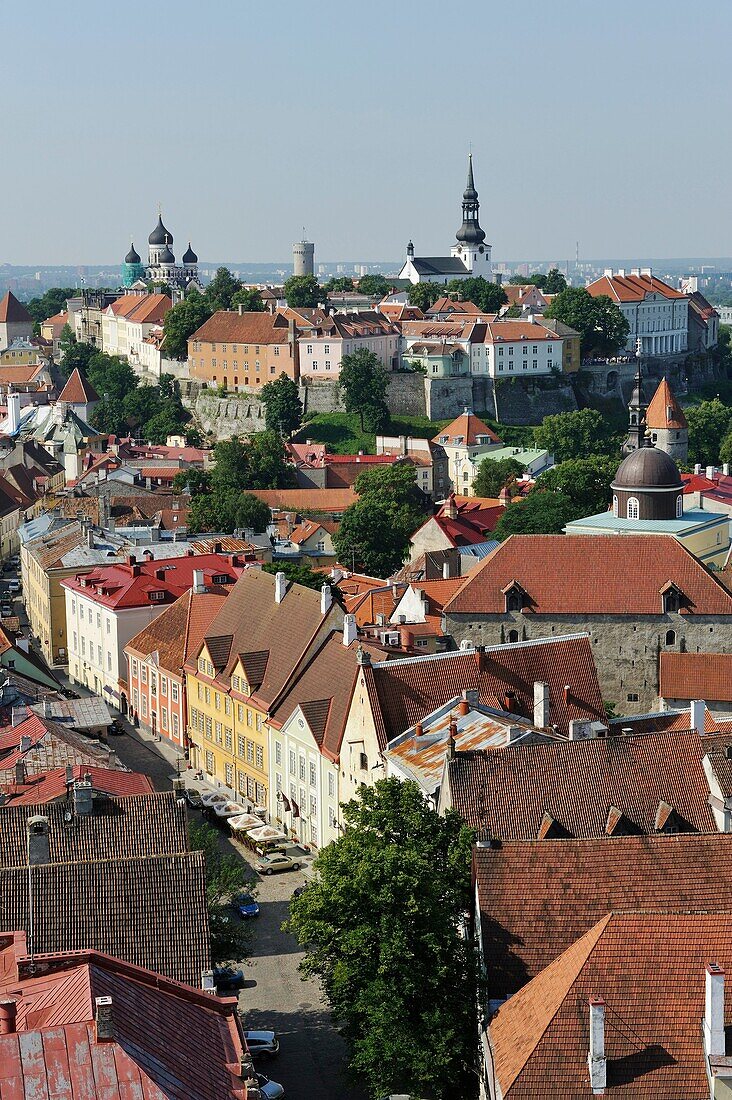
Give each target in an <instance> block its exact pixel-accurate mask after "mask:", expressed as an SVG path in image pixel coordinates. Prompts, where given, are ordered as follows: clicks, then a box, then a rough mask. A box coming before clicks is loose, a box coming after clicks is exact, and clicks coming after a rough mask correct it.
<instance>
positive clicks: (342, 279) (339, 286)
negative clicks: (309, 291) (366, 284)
mask: <svg viewBox="0 0 732 1100" xmlns="http://www.w3.org/2000/svg"><path fill="white" fill-rule="evenodd" d="M323 290H325V291H327V292H328V293H329V294H330V293H337V294H345V293H347V292H348V291H350V290H353V279H349V278H348V276H347V275H342V276H339V277H338V278H332V279H328V282H327V283H326V284H325V286H324V287H323Z"/></svg>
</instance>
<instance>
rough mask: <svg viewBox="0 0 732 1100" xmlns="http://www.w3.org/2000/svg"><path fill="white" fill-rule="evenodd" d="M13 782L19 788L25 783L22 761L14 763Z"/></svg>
mask: <svg viewBox="0 0 732 1100" xmlns="http://www.w3.org/2000/svg"><path fill="white" fill-rule="evenodd" d="M15 782H16V783H17V784H18V786H19V787H22V785H23V784H24V783H25V763H24V762H23V761H22V760H16V762H15Z"/></svg>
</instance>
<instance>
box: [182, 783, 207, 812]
mask: <svg viewBox="0 0 732 1100" xmlns="http://www.w3.org/2000/svg"><path fill="white" fill-rule="evenodd" d="M185 798H186V802H187V803H188V805H189V806H192V807H193V809H194V810H200V808H201V806H202V805H203V803H202V802H201V796H200V794H199V793H198V791H197V790H196V789H195V787H186V795H185Z"/></svg>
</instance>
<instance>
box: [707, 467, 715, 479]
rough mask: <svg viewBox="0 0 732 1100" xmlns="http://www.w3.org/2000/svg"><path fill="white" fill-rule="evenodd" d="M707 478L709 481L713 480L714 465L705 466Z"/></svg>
mask: <svg viewBox="0 0 732 1100" xmlns="http://www.w3.org/2000/svg"><path fill="white" fill-rule="evenodd" d="M707 478H708V480H709V481H714V467H713V466H707Z"/></svg>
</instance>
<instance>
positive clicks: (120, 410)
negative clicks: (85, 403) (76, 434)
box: [89, 397, 127, 436]
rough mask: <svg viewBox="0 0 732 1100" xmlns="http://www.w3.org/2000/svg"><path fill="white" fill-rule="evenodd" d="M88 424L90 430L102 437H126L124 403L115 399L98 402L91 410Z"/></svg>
mask: <svg viewBox="0 0 732 1100" xmlns="http://www.w3.org/2000/svg"><path fill="white" fill-rule="evenodd" d="M89 423H90V424H91V426H92V428H96V429H97V431H98V432H102V433H103V434H104V435H120V436H124V435H127V420H126V419H125V406H124V402H123V401H120V400H118V399H117V398H116V397H110V398H108V399H107V400H104V401H100V402H99V404H98V405H97V406H96V407H95V408H94V409H92V412H91V416H90V417H89Z"/></svg>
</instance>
